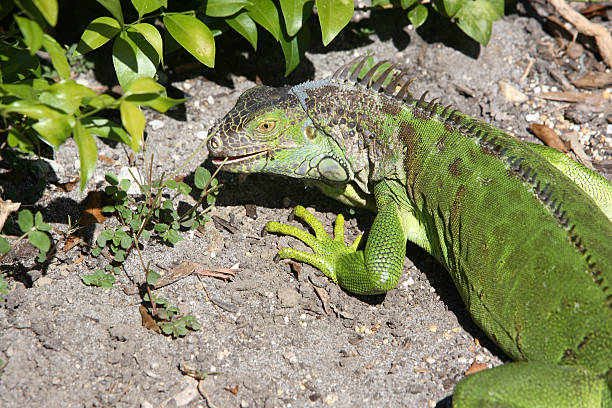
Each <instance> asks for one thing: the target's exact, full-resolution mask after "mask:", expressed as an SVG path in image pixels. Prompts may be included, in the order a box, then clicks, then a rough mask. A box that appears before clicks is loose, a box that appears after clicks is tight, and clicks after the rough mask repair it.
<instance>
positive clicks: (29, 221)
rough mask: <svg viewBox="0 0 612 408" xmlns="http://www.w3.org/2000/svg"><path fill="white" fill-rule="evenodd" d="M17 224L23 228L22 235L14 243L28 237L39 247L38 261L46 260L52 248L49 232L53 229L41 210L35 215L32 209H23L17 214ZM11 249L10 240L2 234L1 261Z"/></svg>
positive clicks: (0, 239) (0, 242)
mask: <svg viewBox="0 0 612 408" xmlns="http://www.w3.org/2000/svg"><path fill="white" fill-rule="evenodd" d="M17 226H18V227H19V229H20V230H21V232H22V235H21V236H20V237H19V238H17V240H16V241H15V242H14V244H16V243H17V242H19V241H21V240H22V239H26V238H27V239H28V241H30V243H31V244H32V245H34V247H36V249H38V258H37V260H38V262H44V261H45V259H46V257H47V252H49V249H50V248H51V238H49V234H48V232H49V231H51V229H52V227H51V226H50V225H49V224H46V223H45V222H44V220H43V216H42V214H41V213H40V211H37V212H36V215H34V214H32V211H30V210H21V211H20V212H19V214H18V215H17ZM10 250H11V244H10V243H9V241H8V240H7V239H6V238H4V237H2V236H0V254H2V257H0V261H2V259H4V257H5V256H6V254H8V253H9V252H10Z"/></svg>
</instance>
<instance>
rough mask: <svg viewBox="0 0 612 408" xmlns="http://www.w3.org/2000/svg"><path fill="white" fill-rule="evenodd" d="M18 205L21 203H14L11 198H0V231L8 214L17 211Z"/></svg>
mask: <svg viewBox="0 0 612 408" xmlns="http://www.w3.org/2000/svg"><path fill="white" fill-rule="evenodd" d="M19 206H21V203H14V202H12V201H11V200H6V201H4V200H3V199H1V198H0V231H1V230H2V228H4V223H5V222H6V219H7V218H8V216H9V215H10V214H11V213H12V212H13V211H17V210H18V209H19Z"/></svg>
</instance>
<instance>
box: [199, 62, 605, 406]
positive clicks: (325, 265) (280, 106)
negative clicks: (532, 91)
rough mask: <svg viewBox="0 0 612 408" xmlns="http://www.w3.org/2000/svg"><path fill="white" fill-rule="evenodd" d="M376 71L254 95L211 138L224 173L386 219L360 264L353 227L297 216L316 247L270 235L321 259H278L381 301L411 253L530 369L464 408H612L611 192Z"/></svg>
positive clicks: (488, 381) (461, 390)
mask: <svg viewBox="0 0 612 408" xmlns="http://www.w3.org/2000/svg"><path fill="white" fill-rule="evenodd" d="M365 63H366V58H364V59H362V60H360V61H354V62H353V63H351V64H348V65H346V66H344V67H342V68H340V69H339V70H338V71H337V72H336V73H335V74H334V75H333V76H332V77H331V78H328V79H325V80H320V81H312V82H306V83H303V84H301V85H298V86H294V87H291V88H269V87H256V88H253V89H251V90H248V91H246V92H245V93H244V94H243V95H242V96H241V97H240V98H239V99H238V102H237V104H236V106H235V107H234V109H232V111H230V112H229V113H228V115H227V116H226V117H225V118H224V119H223V120H222V122H221V123H220V124H218V125H217V126H216V127H215V128H214V129H213V130H212V132H211V139H210V141H209V150H210V152H211V154H212V155H213V156H214V157H215V158H216V159H215V160H214V162H215V163H217V164H218V163H219V162H220V160H221V158H225V157H227V158H229V159H228V160H227V162H226V163H225V165H224V170H228V171H234V172H243V173H252V172H261V173H274V174H281V175H285V176H290V177H297V178H304V179H306V180H308V181H309V182H310V183H313V184H315V185H317V186H318V187H320V188H321V189H322V190H323V192H324V193H325V194H327V195H330V196H332V197H334V198H337V199H339V200H341V201H342V202H345V203H347V204H351V205H361V206H369V207H371V208H373V209H375V210H376V211H377V212H378V214H377V216H376V218H375V221H374V223H373V225H372V229H371V231H370V233H369V238H368V241H367V243H366V245H365V249H364V250H358V249H357V246H358V244H359V241H360V239H357V240H356V242H354V243H353V244H352V245H351V246H348V247H347V246H345V244H344V241H343V218H342V217H341V216H338V219H337V221H336V228H335V238H334V239H330V238H329V237H328V236H327V234H326V233H325V232H324V230H323V227H322V225H321V223H319V222H318V221H317V220H316V219H315V218H314V216H312V215H311V214H310V213H308V212H306V211H305V210H304V209H303V208H302V207H297V208H296V210H295V213H296V215H298V216H300V217H302V218H303V219H304V220H305V221H306V222H307V223H308V224H309V225H310V226H311V227H312V228H313V230H314V232H315V236H312V235H310V234H308V233H306V232H305V231H302V230H300V229H298V228H295V227H290V226H287V225H283V224H279V223H276V222H270V223H268V224H267V226H266V229H267V230H268V231H272V232H280V233H284V234H288V235H291V236H294V237H296V238H298V239H300V240H302V241H304V242H305V243H306V244H307V245H309V246H310V247H311V248H312V249H313V252H314V253H305V252H301V251H296V250H293V249H291V248H284V249H282V250H281V251H280V253H279V255H280V256H281V257H282V258H293V259H296V260H300V261H303V262H307V263H310V264H312V265H314V266H315V267H317V268H319V269H320V270H321V271H323V272H324V273H325V274H326V275H327V276H329V277H330V278H331V279H332V280H334V281H335V282H337V283H338V284H340V285H341V286H342V287H343V288H345V289H347V290H349V291H351V292H354V293H359V294H375V293H382V292H386V291H389V290H390V289H392V288H393V287H395V286H396V285H397V283H398V281H399V278H400V275H401V272H402V265H403V260H404V256H405V250H406V241H407V240H410V241H413V242H415V243H417V244H418V245H420V246H421V247H423V248H424V249H426V250H427V251H428V252H429V253H431V254H432V255H433V256H434V257H435V258H436V259H437V260H438V261H439V262H440V263H441V264H442V265H443V266H444V267H445V268H446V269H447V270H448V271H449V273H450V275H451V277H452V279H453V280H454V282H455V285H456V287H457V289H458V290H459V293H460V294H461V297H462V298H463V300H464V302H465V304H466V306H467V308H468V309H469V311H470V313H471V315H472V317H473V319H474V321H476V323H477V324H478V325H479V326H480V327H481V328H482V329H483V330H484V331H485V332H486V333H487V335H488V336H490V337H491V339H493V340H494V341H495V342H496V343H497V344H498V345H499V346H500V347H501V349H502V350H504V352H505V353H506V354H508V356H510V357H511V358H512V359H514V360H517V361H520V362H516V363H510V364H506V365H504V366H501V367H497V368H494V369H491V370H485V371H482V372H479V373H477V374H474V375H470V376H468V377H466V378H465V379H464V380H462V381H461V382H460V383H459V384H458V385H457V387H456V388H455V393H454V396H453V404H454V406H455V407H459V408H461V407H475V406H478V407H493V406H495V407H498V406H504V407H525V408H527V407H529V408H533V407H612V222H611V220H610V218H612V185H611V184H610V183H609V182H608V181H607V180H605V179H604V178H603V177H601V176H599V175H598V174H597V173H594V172H592V171H590V170H588V169H586V168H584V167H583V166H581V165H579V164H577V163H575V162H573V161H571V160H569V159H568V160H566V159H565V156H563V155H562V154H561V153H558V152H556V151H553V150H551V149H548V148H546V147H535V145H531V144H527V143H523V142H521V141H518V140H517V139H515V138H513V137H511V136H509V135H508V134H506V133H505V132H503V131H501V130H499V129H497V128H495V127H493V126H490V125H488V124H486V123H483V122H481V121H479V120H477V119H474V118H472V117H469V116H467V115H464V114H461V113H459V112H456V111H454V110H453V109H451V108H449V107H442V106H440V105H439V104H437V103H436V102H435V101H431V102H425V100H424V98H423V97H422V98H421V99H420V100H415V99H413V98H412V97H411V95H410V94H409V93H408V92H407V84H402V83H401V80H402V78H403V76H404V73H400V74H398V73H397V71H396V70H395V69H394V67H395V66H391V67H389V68H388V69H386V70H384V69H378V68H380V64H378V65H376V66H375V67H373V68H372V69H371V70H369V71H368V72H367V73H366V74H365V76H364V77H363V78H360V76H359V75H360V71H361V70H362V67H363V66H364V64H365ZM356 65H357V66H356ZM382 71H384V72H382ZM381 72H382V73H381ZM389 81H391V83H390V84H388V85H386V86H385V87H383V84H384V83H386V82H389ZM402 85H403V86H402ZM400 86H401V88H400V89H399V91H397V92H396V90H397V88H399V87H400ZM372 197H373V198H374V199H373V200H372Z"/></svg>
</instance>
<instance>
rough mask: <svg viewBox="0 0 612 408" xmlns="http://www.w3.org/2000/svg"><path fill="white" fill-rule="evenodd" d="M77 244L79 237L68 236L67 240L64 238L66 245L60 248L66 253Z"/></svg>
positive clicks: (79, 240)
mask: <svg viewBox="0 0 612 408" xmlns="http://www.w3.org/2000/svg"><path fill="white" fill-rule="evenodd" d="M79 242H81V237H78V236H76V235H70V236H68V238H66V243H65V244H64V246H63V247H62V251H63V252H68V251H70V250H71V249H72V248H74V246H75V245H76V244H78V243H79Z"/></svg>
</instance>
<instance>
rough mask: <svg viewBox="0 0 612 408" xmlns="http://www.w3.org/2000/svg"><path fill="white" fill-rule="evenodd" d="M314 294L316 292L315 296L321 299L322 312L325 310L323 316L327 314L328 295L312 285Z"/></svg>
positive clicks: (323, 290)
mask: <svg viewBox="0 0 612 408" xmlns="http://www.w3.org/2000/svg"><path fill="white" fill-rule="evenodd" d="M312 287H313V288H314V290H315V292H317V296H319V299H321V303H322V304H323V310H325V314H329V293H327V291H326V290H325V289H323V288H320V287H318V286H316V285H312Z"/></svg>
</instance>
